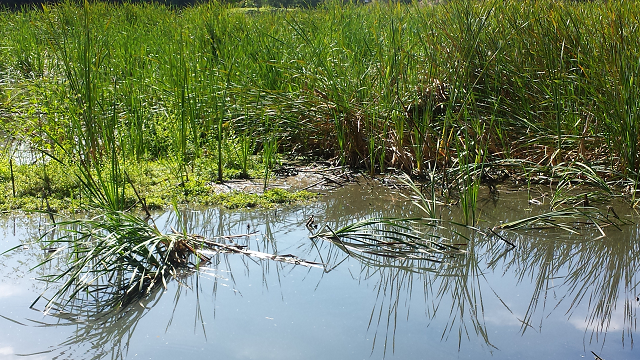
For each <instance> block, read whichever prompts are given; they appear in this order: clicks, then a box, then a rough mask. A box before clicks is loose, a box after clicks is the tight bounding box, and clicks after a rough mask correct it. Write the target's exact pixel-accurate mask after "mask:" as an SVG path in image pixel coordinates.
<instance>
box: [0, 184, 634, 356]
mask: <svg viewBox="0 0 640 360" xmlns="http://www.w3.org/2000/svg"><path fill="white" fill-rule="evenodd" d="M616 206H618V205H616ZM542 207H544V205H543V206H542ZM542 207H536V206H535V205H530V204H529V203H528V202H527V196H526V194H525V193H521V192H520V193H507V192H504V191H503V192H501V194H500V197H499V198H498V199H491V198H489V197H483V198H482V199H481V201H480V202H479V206H478V214H479V216H478V219H479V222H478V226H479V227H481V228H489V227H492V226H493V225H496V224H499V223H501V222H504V221H511V220H515V219H518V218H522V217H526V216H530V215H531V214H533V213H536V212H540V211H542V210H541V209H542ZM616 210H617V212H618V214H619V215H620V216H621V217H624V218H627V219H630V220H633V217H632V216H631V213H628V214H625V213H624V211H623V208H622V207H620V206H618V207H617V208H616ZM415 211H416V209H415V207H414V206H412V205H411V204H410V203H409V202H408V201H407V200H406V199H405V198H403V197H402V196H400V195H399V194H397V193H395V192H393V191H391V190H389V189H388V188H385V187H381V186H378V185H376V184H375V183H362V184H359V185H351V186H347V187H344V188H341V189H338V190H336V191H335V192H332V193H331V194H329V195H327V196H325V197H323V198H321V200H320V201H318V202H317V203H314V204H311V205H305V206H296V207H290V208H284V209H283V208H281V209H271V210H251V211H238V212H229V211H225V210H218V209H201V210H189V211H185V212H184V213H183V218H184V220H186V223H187V225H188V230H189V231H190V232H193V233H198V234H202V235H205V236H214V235H230V234H243V233H246V229H247V225H249V227H250V228H251V229H252V230H258V231H259V233H258V234H257V235H256V236H251V237H243V238H240V239H239V240H237V241H238V242H241V243H244V244H246V245H248V246H249V248H250V249H252V250H257V251H264V252H269V253H278V254H293V255H296V256H298V257H300V258H303V259H306V260H311V261H317V262H322V263H325V264H326V265H327V266H326V267H325V269H324V270H323V269H321V268H320V269H318V268H305V267H302V266H296V265H290V264H282V263H276V262H270V261H264V260H256V259H253V258H248V257H245V256H243V255H238V254H221V255H218V256H216V257H214V259H213V260H214V261H213V262H212V263H211V264H208V265H207V266H205V267H203V268H202V269H201V271H200V272H198V273H195V274H185V276H184V277H183V278H181V279H180V281H173V282H172V283H170V284H169V287H168V289H167V290H164V289H160V290H158V291H156V292H154V293H152V294H151V295H150V296H149V297H148V298H146V299H145V300H144V301H141V302H140V303H138V304H135V305H133V306H131V307H129V308H127V309H126V310H125V311H121V312H119V313H117V314H111V315H103V316H98V317H96V316H95V314H91V310H90V309H78V312H77V313H75V314H66V315H63V316H58V317H53V316H45V315H43V314H42V313H41V312H38V311H36V310H33V309H29V305H30V304H31V303H32V301H33V300H34V299H35V298H36V297H37V296H38V295H39V293H40V291H41V290H42V289H43V284H42V283H40V282H38V281H36V280H34V279H33V278H35V277H36V276H38V275H41V274H42V273H43V272H44V271H46V269H39V270H34V271H31V270H30V269H31V268H32V267H33V266H35V265H36V264H37V262H38V261H39V259H41V258H42V256H44V252H43V251H42V250H41V249H40V248H39V247H37V246H33V245H30V246H26V247H24V248H23V249H22V250H19V251H17V252H14V253H11V254H8V255H4V256H2V258H1V260H0V274H1V275H2V277H1V280H0V316H1V317H0V359H2V360H4V359H18V358H19V359H120V358H126V359H138V358H140V359H193V358H205V359H209V358H211V359H214V358H218V359H381V358H387V359H395V358H397V359H452V358H473V359H579V358H593V355H592V353H591V352H592V351H593V352H595V353H596V354H598V355H599V356H600V357H602V358H603V359H607V360H610V359H637V358H640V351H638V350H637V348H636V347H634V343H633V341H634V337H635V336H636V332H637V330H636V322H637V310H638V306H639V304H640V302H639V301H638V298H637V295H638V294H639V293H640V289H638V288H637V284H638V279H637V277H636V274H638V272H639V271H638V270H639V266H640V264H639V260H638V259H640V256H638V255H639V253H640V245H639V241H638V239H639V236H638V230H639V228H638V226H637V225H627V226H624V227H622V228H621V229H620V230H618V229H615V228H608V229H605V232H606V234H607V236H606V237H604V238H600V239H597V237H598V236H599V232H598V231H597V230H596V229H586V230H582V231H581V233H580V234H579V235H569V234H568V233H566V232H563V231H559V230H552V229H539V230H530V231H527V232H517V233H516V232H503V233H501V236H504V237H505V238H506V239H508V240H509V241H510V242H513V243H514V244H515V245H516V248H514V249H512V248H511V246H509V245H508V244H506V243H505V242H504V241H502V240H500V239H499V238H497V237H495V236H493V237H486V236H482V235H480V234H476V235H472V237H471V244H470V246H468V248H467V250H468V251H467V253H466V254H465V255H462V256H456V257H452V258H451V259H450V261H447V262H446V263H442V264H429V266H424V265H425V264H424V263H420V262H418V261H414V262H411V261H407V260H391V259H381V260H379V261H368V262H365V261H363V260H362V259H354V258H352V257H350V256H349V255H348V254H346V253H344V252H342V251H340V250H339V249H338V248H337V247H336V246H334V245H333V244H331V243H329V242H325V241H322V240H316V241H315V242H314V241H312V240H310V239H309V231H308V230H307V229H306V228H305V222H306V220H307V218H308V217H309V216H310V215H314V217H315V219H316V223H319V224H325V223H328V224H331V226H332V227H333V228H336V227H339V226H340V225H344V224H346V223H348V222H350V221H353V220H357V219H362V218H365V217H370V216H408V215H411V214H413V213H415ZM441 214H442V216H443V217H451V218H452V219H453V220H460V219H461V214H460V210H459V209H458V208H457V207H455V206H453V207H451V208H444V209H442V210H441ZM156 221H157V223H158V224H164V225H165V226H166V228H167V229H169V226H171V225H172V224H175V223H176V219H175V215H174V214H173V213H165V214H161V215H159V216H158V219H157V220H156ZM44 222H45V219H40V218H36V217H31V218H25V217H10V218H6V219H3V220H2V229H3V231H4V236H3V237H2V238H1V239H0V248H1V249H2V250H4V249H8V248H10V247H12V246H15V245H16V244H20V242H21V241H22V242H28V241H30V240H33V239H35V238H37V237H38V236H39V234H40V232H41V231H42V230H43V229H45V228H46V225H45V223H44ZM370 260H371V259H370ZM372 260H376V259H372ZM37 307H38V304H36V308H37ZM23 355H28V356H27V357H24V356H23Z"/></svg>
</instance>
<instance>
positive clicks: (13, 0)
mask: <svg viewBox="0 0 640 360" xmlns="http://www.w3.org/2000/svg"><path fill="white" fill-rule="evenodd" d="M322 1H324V0H227V1H223V2H224V3H228V4H233V5H235V6H242V7H263V6H270V7H305V8H306V7H313V6H317V5H318V4H319V3H321V2H322ZM60 2H62V1H60V0H4V1H1V2H0V9H1V8H2V7H5V8H7V9H12V10H16V9H20V8H22V7H27V8H29V7H31V8H32V7H40V6H41V5H42V4H47V5H55V4H57V3H60ZM72 2H73V0H72ZM75 2H77V3H82V1H80V0H76V1H75ZM107 2H109V3H112V4H123V3H130V4H136V3H137V4H140V3H153V4H158V5H166V6H175V7H185V6H192V5H198V4H203V3H206V2H207V0H109V1H107Z"/></svg>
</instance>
